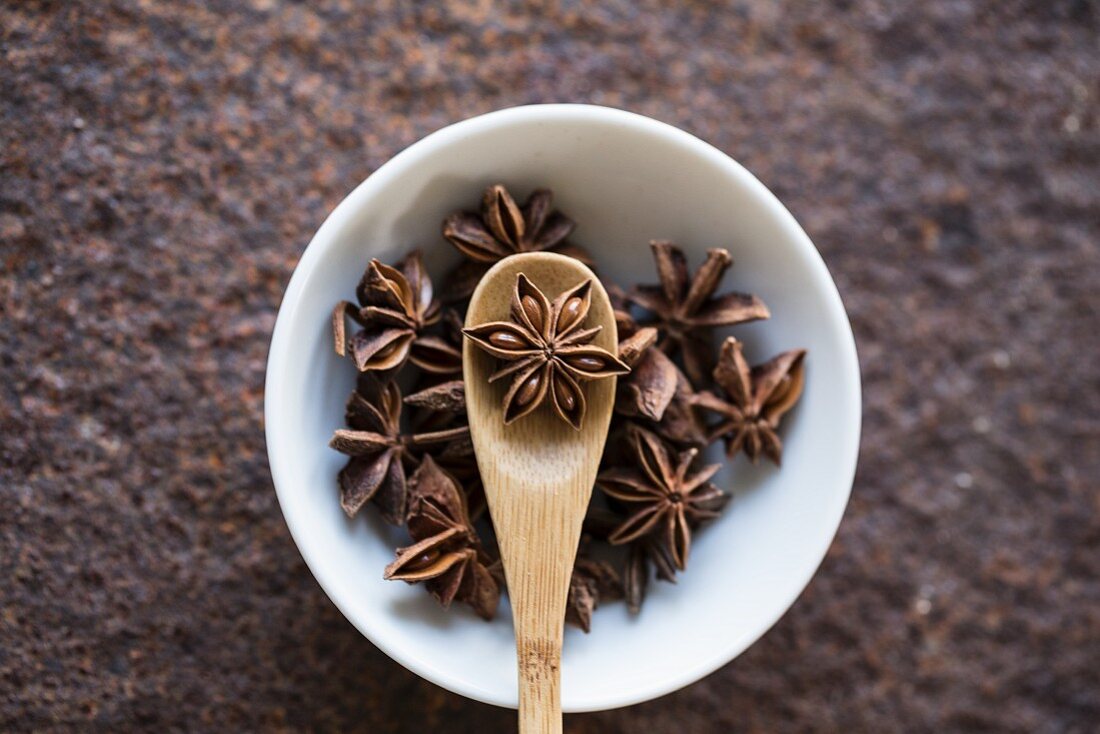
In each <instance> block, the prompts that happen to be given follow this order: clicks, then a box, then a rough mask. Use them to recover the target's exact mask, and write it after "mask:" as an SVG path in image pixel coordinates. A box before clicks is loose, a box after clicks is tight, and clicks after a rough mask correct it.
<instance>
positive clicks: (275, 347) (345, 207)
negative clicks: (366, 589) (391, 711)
mask: <svg viewBox="0 0 1100 734" xmlns="http://www.w3.org/2000/svg"><path fill="white" fill-rule="evenodd" d="M534 121H539V122H545V121H553V122H561V121H569V122H575V123H586V122H598V123H608V122H612V123H615V124H619V125H623V126H630V127H635V128H639V129H643V130H645V131H646V132H649V133H651V134H655V135H660V136H664V137H666V138H668V139H669V140H670V141H671V142H674V143H676V144H678V145H680V146H683V147H686V148H689V149H691V150H692V151H693V152H695V153H697V154H699V155H700V156H702V157H704V158H706V159H708V160H709V161H710V162H711V163H712V164H713V165H715V166H720V167H721V168H724V169H725V170H726V172H727V173H728V174H729V175H731V176H732V177H734V178H735V179H738V180H739V183H741V184H742V185H744V186H745V187H746V188H747V189H749V190H750V191H751V192H752V193H753V195H754V196H755V197H756V201H755V202H754V205H756V206H763V207H765V208H767V209H769V210H770V215H771V216H772V217H774V218H775V220H776V221H777V222H778V223H779V224H780V225H781V226H782V227H783V228H784V229H785V230H787V232H788V234H789V235H790V236H791V238H792V239H793V240H794V241H795V242H796V247H797V249H798V250H799V252H800V254H801V256H802V257H803V258H804V259H805V261H806V264H807V265H808V266H809V268H810V269H811V271H812V273H813V276H814V278H815V280H816V281H817V282H819V283H820V284H821V286H822V291H823V295H824V296H825V301H826V309H827V311H828V314H827V317H828V319H829V321H830V322H833V323H834V324H835V325H836V326H837V327H838V329H837V332H838V336H839V339H840V342H841V343H840V344H839V347H840V354H839V359H840V361H841V362H843V364H841V365H840V374H841V375H843V376H844V379H845V381H846V384H844V385H843V386H841V387H842V389H843V391H844V392H845V393H847V395H848V405H847V406H846V411H845V412H846V413H847V415H848V416H851V419H850V421H849V425H848V426H847V427H846V429H845V433H846V434H847V439H848V440H847V443H848V444H849V446H848V451H847V454H848V456H847V464H846V473H845V476H846V477H847V478H846V480H845V482H844V486H845V491H844V492H842V493H838V494H837V495H836V497H835V499H834V502H833V505H832V506H831V507H830V508H829V513H828V514H827V515H826V516H823V517H822V519H821V522H823V523H829V524H830V532H829V533H828V534H827V535H825V536H823V537H824V538H825V541H824V543H823V545H822V546H821V547H820V548H818V549H817V553H818V560H817V562H816V563H814V564H812V566H808V567H807V569H806V571H805V573H804V574H803V578H802V579H801V580H800V581H801V583H799V584H798V585H797V586H796V587H794V588H796V589H797V591H796V592H795V593H794V594H793V595H791V596H790V598H789V599H787V600H786V602H785V604H783V605H781V606H778V607H777V609H778V612H777V613H776V614H775V615H774V618H772V619H771V620H770V621H769V622H768V623H767V624H765V625H762V626H761V627H760V629H759V631H757V632H756V633H755V634H752V635H735V636H731V637H730V638H729V641H728V642H727V643H726V644H725V645H717V646H716V649H715V650H714V653H713V654H712V655H710V656H708V657H706V658H701V659H700V660H698V661H697V662H696V663H695V665H693V666H691V667H690V668H688V669H685V670H681V671H679V673H678V674H677V675H676V676H673V677H669V678H666V679H662V680H660V681H658V682H655V683H654V684H652V685H649V686H647V687H642V688H636V689H632V690H630V691H623V692H618V694H617V695H607V696H605V699H604V700H601V701H597V702H595V703H589V704H587V705H585V706H583V707H570V708H566V709H565V712H566V713H580V712H585V711H600V710H607V709H613V708H619V707H622V706H629V705H633V704H636V703H641V702H643V701H648V700H651V699H654V698H657V697H660V696H663V695H665V694H668V693H671V692H673V691H676V690H678V689H680V688H683V687H684V686H687V685H690V684H691V683H694V682H696V681H698V680H700V679H702V678H704V677H706V676H708V675H710V674H711V673H713V672H714V671H716V670H717V669H718V668H720V667H722V666H723V665H725V664H726V663H729V662H731V661H732V660H734V659H735V658H737V657H738V656H739V655H740V654H741V653H742V652H744V651H745V650H746V649H748V648H749V647H750V646H751V645H753V644H754V643H755V642H756V641H757V640H759V639H760V638H761V637H762V636H763V635H764V634H765V633H767V631H768V630H770V629H771V628H772V627H773V626H774V625H775V624H776V622H778V621H779V620H780V619H781V618H782V617H783V615H785V614H786V613H787V611H789V610H790V608H791V607H792V606H793V604H794V602H795V601H797V599H798V597H799V596H801V594H802V593H803V592H804V591H805V589H806V587H807V586H808V585H809V582H810V581H811V580H812V578H813V576H814V575H815V574H816V573H817V570H818V568H820V566H821V563H822V562H823V561H824V559H825V556H826V554H827V552H828V550H829V548H830V547H831V545H832V543H833V540H834V539H835V537H836V532H837V530H838V528H839V526H840V521H841V519H842V517H843V514H844V510H845V508H846V507H847V504H848V500H849V498H850V496H851V491H852V484H853V481H854V479H855V471H856V463H857V459H858V455H859V444H860V433H861V426H862V394H861V381H860V370H859V361H858V357H857V354H856V344H855V336H854V334H853V332H852V328H851V323H850V321H849V319H848V315H847V312H846V311H845V309H844V305H843V303H842V302H841V299H840V293H839V292H838V290H837V287H836V283H835V281H834V280H833V278H832V276H831V275H830V273H829V270H828V267H827V266H826V265H825V262H824V260H823V259H822V257H821V254H820V253H819V252H818V250H817V248H816V247H815V246H814V244H813V242H812V241H811V240H810V238H809V236H808V235H807V234H806V232H805V231H804V230H803V229H802V227H801V225H799V224H798V222H797V221H796V220H795V218H794V216H793V215H792V214H791V213H790V212H789V211H788V210H787V209H786V207H784V206H783V204H782V203H780V201H779V199H778V198H777V197H776V196H775V195H774V194H773V193H772V192H771V191H770V190H769V189H768V188H767V187H766V186H765V185H764V184H763V183H761V182H760V181H759V180H758V179H757V178H756V177H755V176H754V175H753V174H752V173H750V172H749V171H748V170H747V169H746V168H745V167H744V166H742V165H741V164H740V163H738V162H737V161H735V160H734V159H733V158H731V157H730V156H729V155H727V154H726V153H724V152H722V151H721V150H719V149H718V148H716V147H714V146H712V145H711V144H710V143H707V142H705V141H704V140H702V139H700V138H698V137H696V136H695V135H692V134H691V133H689V132H686V131H684V130H681V129H679V128H677V127H674V126H672V125H669V124H667V123H664V122H660V121H658V120H655V119H653V118H650V117H646V116H644V115H640V114H637V113H634V112H629V111H626V110H621V109H616V108H612V107H603V106H598V105H587V104H534V105H524V106H519V107H510V108H505V109H501V110H496V111H493V112H488V113H485V114H482V115H478V116H476V117H471V118H468V119H465V120H462V121H459V122H455V123H452V124H450V125H447V126H445V127H443V128H440V129H439V130H436V131H435V132H433V133H430V134H428V135H426V136H425V137H423V138H421V139H420V140H419V141H417V142H415V143H413V144H411V145H409V146H408V147H407V148H405V149H404V150H402V151H400V152H399V153H397V154H396V155H394V156H393V157H392V158H390V159H389V160H388V161H386V162H385V163H383V164H382V165H381V166H379V167H378V168H377V169H376V170H375V171H374V172H373V173H371V174H370V175H368V176H367V178H366V179H364V180H363V181H362V182H360V183H359V185H357V186H356V187H355V188H354V189H353V190H352V191H351V193H349V194H348V195H347V196H346V197H344V199H343V200H342V201H341V202H340V203H339V204H338V205H337V206H336V208H335V209H333V210H332V212H331V213H330V214H329V215H328V217H326V218H325V221H324V222H323V223H322V224H321V226H320V228H318V230H317V232H316V233H315V234H314V236H313V237H312V239H311V240H310V242H309V244H308V245H307V246H306V249H305V250H304V252H303V253H302V256H301V258H300V259H299V261H298V263H297V265H296V266H295V268H294V272H293V273H292V275H291V278H290V282H289V284H288V285H287V288H286V291H285V292H284V294H283V299H282V302H281V303H280V306H279V312H278V316H277V318H276V321H275V327H274V330H273V332H272V338H271V346H270V348H269V350H268V359H267V372H266V380H265V385H264V433H265V439H266V446H267V453H268V464H269V468H270V471H271V478H272V482H273V484H274V486H275V493H276V496H277V498H278V500H279V506H280V511H281V512H282V515H283V518H284V521H285V522H286V524H287V527H288V529H289V530H290V534H291V537H292V538H293V540H294V543H295V545H296V546H297V547H298V551H299V552H300V553H301V554H302V558H303V560H304V561H305V562H306V565H307V567H308V568H309V570H310V572H311V573H312V574H313V577H314V578H315V579H316V580H317V582H318V584H320V586H321V589H322V590H323V591H324V592H325V594H326V595H327V596H328V598H329V599H330V600H332V602H333V604H335V605H336V607H337V608H338V609H339V610H340V612H341V614H343V615H344V617H345V618H346V619H347V620H348V621H349V622H351V624H352V625H353V626H354V627H355V628H356V629H358V630H359V632H360V633H361V634H362V635H363V636H364V637H366V638H367V639H368V640H369V641H370V642H371V643H372V644H374V645H375V646H376V647H377V648H378V649H380V650H381V651H382V652H384V653H385V654H386V655H388V656H389V657H390V658H392V659H393V660H394V661H396V662H398V663H400V664H401V665H402V666H404V667H405V668H406V669H408V670H410V671H412V672H413V673H416V674H417V675H419V676H421V677H423V678H425V679H426V680H428V681H430V682H432V683H434V684H436V685H439V686H441V687H443V688H445V689H447V690H449V691H452V692H454V693H457V694H459V695H462V696H465V697H468V698H472V699H474V700H478V701H482V702H484V703H489V704H493V705H497V706H502V707H506V708H515V703H514V702H512V701H510V700H508V699H507V698H506V697H504V696H501V695H500V694H499V693H497V692H495V691H490V690H486V689H484V688H481V687H478V686H476V685H471V684H470V683H468V682H467V681H465V680H463V679H462V678H460V677H456V676H452V675H450V674H448V673H446V672H445V671H443V670H440V669H438V668H435V667H433V666H432V665H431V664H430V663H428V662H427V661H425V660H422V659H419V658H413V657H410V656H408V655H406V654H405V652H404V651H403V650H402V649H400V648H399V647H397V646H394V645H391V644H389V642H388V640H387V639H386V637H385V635H384V634H382V633H380V632H379V631H377V630H376V629H375V628H374V625H373V624H372V621H371V619H369V618H365V619H364V618H360V617H358V616H356V615H354V614H352V613H351V609H352V604H351V603H350V601H349V600H348V599H345V598H343V594H342V592H341V591H340V587H339V586H338V585H336V584H335V583H334V582H333V580H332V579H328V578H326V576H327V574H326V572H325V571H323V570H322V569H323V567H322V566H321V565H320V563H319V562H318V561H317V560H316V559H314V558H313V557H312V556H311V550H310V546H309V544H308V543H307V542H305V538H306V536H307V535H308V534H309V532H310V531H309V529H308V528H307V527H306V525H304V524H303V521H301V519H300V518H299V517H298V516H296V515H294V513H293V512H288V511H287V507H288V499H287V498H288V497H289V496H290V492H291V490H290V488H289V479H288V476H289V470H288V469H286V468H285V467H286V464H287V462H288V461H289V459H288V458H286V457H285V455H284V454H283V453H282V452H278V451H276V452H273V451H272V447H273V446H276V445H278V443H279V439H278V434H279V430H280V428H279V427H278V426H277V424H276V413H277V412H278V409H277V405H278V404H279V403H280V402H281V401H282V400H283V398H282V395H283V394H284V393H283V391H282V390H281V389H280V387H281V386H282V385H283V384H285V382H286V379H287V377H286V369H285V365H286V355H287V354H288V352H289V350H290V349H292V348H293V345H292V344H291V343H290V340H289V336H288V334H289V332H290V330H291V323H292V322H293V321H294V318H295V312H296V311H297V307H298V304H299V302H300V300H301V298H302V296H303V293H304V291H305V288H306V284H307V282H308V281H309V280H310V278H309V275H310V273H311V272H312V271H313V270H314V268H315V267H316V266H317V264H318V263H319V262H321V260H322V259H323V258H324V256H325V254H326V251H327V249H328V243H330V242H332V241H333V239H334V237H333V235H334V234H336V233H338V232H340V231H341V230H342V229H343V227H344V226H345V225H346V224H347V222H348V220H349V219H350V218H351V217H352V216H353V215H354V213H355V212H356V210H358V209H359V207H360V206H362V205H363V204H364V203H365V202H366V201H368V200H369V199H370V197H371V196H373V195H374V194H375V192H377V191H380V190H382V189H384V188H385V187H386V186H388V185H389V184H390V182H391V181H392V180H393V179H395V178H398V177H399V176H400V175H401V174H402V173H403V172H404V171H405V170H407V169H408V168H410V167H412V166H415V165H417V164H419V162H420V161H421V160H422V159H423V158H424V157H426V156H428V155H431V152H432V151H433V150H435V149H437V148H441V147H445V146H449V145H452V144H455V143H458V142H460V141H461V139H462V138H464V137H468V136H472V135H475V134H478V133H480V132H483V131H485V130H488V129H492V128H496V127H501V126H508V125H513V124H526V123H530V122H534Z"/></svg>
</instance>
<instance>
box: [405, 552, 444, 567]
mask: <svg viewBox="0 0 1100 734" xmlns="http://www.w3.org/2000/svg"><path fill="white" fill-rule="evenodd" d="M437 558H439V551H437V550H430V551H425V552H424V553H421V554H420V555H419V556H417V557H416V558H414V559H412V560H411V561H409V562H408V563H407V564H405V568H404V571H405V572H406V573H409V572H415V571H422V570H424V569H425V568H427V567H428V566H430V565H432V564H433V563H435V561H436V559H437Z"/></svg>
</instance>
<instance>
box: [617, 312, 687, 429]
mask: <svg viewBox="0 0 1100 734" xmlns="http://www.w3.org/2000/svg"><path fill="white" fill-rule="evenodd" d="M621 329H622V325H621V324H620V334H621V333H622V331H621ZM656 342H657V330H656V329H654V328H652V327H645V328H642V329H638V330H637V331H635V332H634V333H633V334H631V335H630V336H628V337H626V338H625V339H622V340H621V341H620V342H619V359H620V360H622V362H623V363H624V364H626V365H627V366H629V367H630V374H629V375H627V376H626V377H624V378H623V379H622V380H620V381H619V382H618V384H617V385H616V388H615V411H616V412H618V413H619V414H620V415H624V416H627V417H629V418H646V419H648V420H651V421H659V420H661V417H662V416H663V415H664V413H665V409H666V408H667V407H668V405H669V403H670V402H671V401H672V398H673V395H674V394H675V393H676V381H677V376H678V375H679V373H680V370H679V369H677V367H676V365H675V364H674V363H673V362H672V360H671V359H669V358H668V356H666V355H665V353H664V352H662V351H661V350H659V349H655V348H653V345H654V344H655V343H656Z"/></svg>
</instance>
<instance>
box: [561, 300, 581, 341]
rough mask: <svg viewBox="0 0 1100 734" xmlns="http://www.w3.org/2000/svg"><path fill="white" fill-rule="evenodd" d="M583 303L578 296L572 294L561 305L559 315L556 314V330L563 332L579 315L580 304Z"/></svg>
mask: <svg viewBox="0 0 1100 734" xmlns="http://www.w3.org/2000/svg"><path fill="white" fill-rule="evenodd" d="M583 303H584V301H583V299H582V298H581V297H580V296H573V297H572V298H570V299H569V300H568V301H566V302H565V305H564V306H562V307H561V315H559V316H558V332H559V333H560V332H563V331H565V330H566V329H568V328H569V327H570V326H572V325H573V324H575V323H577V319H578V318H580V315H581V305H582V304H583Z"/></svg>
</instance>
